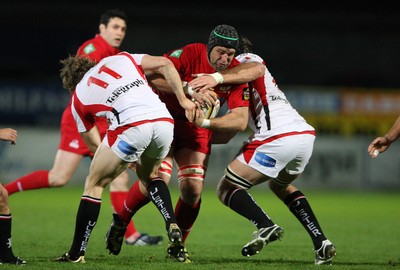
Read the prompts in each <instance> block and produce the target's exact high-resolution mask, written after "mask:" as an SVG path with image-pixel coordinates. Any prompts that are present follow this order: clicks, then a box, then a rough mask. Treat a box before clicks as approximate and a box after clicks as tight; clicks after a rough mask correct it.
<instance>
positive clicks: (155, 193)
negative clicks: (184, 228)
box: [147, 178, 177, 232]
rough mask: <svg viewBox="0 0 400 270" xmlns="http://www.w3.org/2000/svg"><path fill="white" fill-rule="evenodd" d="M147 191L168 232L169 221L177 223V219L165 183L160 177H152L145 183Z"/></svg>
mask: <svg viewBox="0 0 400 270" xmlns="http://www.w3.org/2000/svg"><path fill="white" fill-rule="evenodd" d="M147 192H148V193H149V196H150V200H151V201H152V202H153V203H154V205H155V206H156V207H157V209H158V211H159V212H160V213H161V215H162V216H163V218H164V220H165V226H166V229H167V232H168V230H169V226H170V225H171V223H177V221H176V217H175V215H174V209H173V207H172V201H171V194H170V193H169V189H168V187H167V184H165V182H164V181H163V180H162V179H161V178H154V179H152V180H151V181H150V183H148V184H147Z"/></svg>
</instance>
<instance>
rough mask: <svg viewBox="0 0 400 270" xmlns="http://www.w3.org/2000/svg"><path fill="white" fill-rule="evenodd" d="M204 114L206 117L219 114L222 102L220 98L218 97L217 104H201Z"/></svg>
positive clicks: (210, 117) (213, 116) (209, 117)
mask: <svg viewBox="0 0 400 270" xmlns="http://www.w3.org/2000/svg"><path fill="white" fill-rule="evenodd" d="M201 108H202V110H203V112H204V116H205V118H206V119H212V118H215V117H216V116H217V114H218V111H219V108H220V102H219V99H217V101H216V103H215V105H211V106H208V105H207V104H205V105H203V106H201Z"/></svg>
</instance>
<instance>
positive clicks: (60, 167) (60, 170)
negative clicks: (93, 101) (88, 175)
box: [5, 9, 162, 246]
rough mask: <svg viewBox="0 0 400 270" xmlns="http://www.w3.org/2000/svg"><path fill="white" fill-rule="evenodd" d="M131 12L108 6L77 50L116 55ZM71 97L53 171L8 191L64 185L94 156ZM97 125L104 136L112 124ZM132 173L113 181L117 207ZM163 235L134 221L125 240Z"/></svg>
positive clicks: (145, 241)
mask: <svg viewBox="0 0 400 270" xmlns="http://www.w3.org/2000/svg"><path fill="white" fill-rule="evenodd" d="M127 20H128V18H127V16H126V14H125V13H124V12H123V11H121V10H119V9H113V10H107V11H106V12H105V13H103V14H102V15H101V17H100V24H99V33H98V34H96V36H95V37H94V38H92V39H89V40H87V41H85V42H84V43H83V44H82V45H81V46H80V47H79V48H78V51H77V55H79V56H82V57H88V58H89V59H91V60H92V61H95V62H99V61H100V60H101V59H103V58H104V57H107V56H111V55H115V54H117V53H119V52H120V51H121V50H120V49H119V47H120V45H121V43H122V41H123V40H124V38H125V33H126V28H127ZM70 103H71V100H70V101H69V102H68V105H67V107H66V108H65V110H64V112H63V115H62V119H61V129H60V131H61V139H60V144H59V149H58V150H57V154H56V157H55V160H54V164H53V168H51V169H50V171H46V170H39V171H34V172H32V173H29V174H27V175H25V176H23V177H21V178H19V179H16V180H14V181H12V182H10V183H8V184H7V185H5V187H6V189H7V190H8V193H9V194H10V195H11V194H13V193H15V192H19V191H26V190H31V189H39V188H49V187H50V188H52V187H62V186H64V185H66V184H67V183H68V182H69V181H70V180H71V178H72V176H73V174H74V173H75V171H76V170H77V168H78V166H79V163H80V162H81V160H82V159H83V157H84V156H89V157H93V153H92V152H91V151H90V150H89V148H88V147H87V146H86V145H85V143H84V141H83V140H82V138H81V136H80V135H79V133H78V130H77V128H76V124H75V121H74V119H73V117H72V113H71V106H70ZM96 126H97V128H98V130H99V132H100V134H101V137H102V138H103V137H104V135H105V133H106V130H107V128H108V124H107V121H106V119H105V118H97V119H96ZM128 184H129V174H128V173H127V172H123V173H121V175H119V176H118V177H117V178H116V180H115V181H113V182H112V183H111V184H110V200H111V204H112V206H113V208H114V211H119V210H120V209H121V208H122V207H123V202H124V200H125V197H126V195H127V194H128V190H129V185H128ZM161 241H162V236H150V235H148V234H141V233H140V232H138V231H137V230H136V228H135V226H134V224H133V222H131V223H130V224H129V225H128V227H127V230H126V234H125V243H126V244H132V245H138V246H143V245H157V244H159V243H161Z"/></svg>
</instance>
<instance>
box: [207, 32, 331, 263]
mask: <svg viewBox="0 0 400 270" xmlns="http://www.w3.org/2000/svg"><path fill="white" fill-rule="evenodd" d="M242 47H243V49H242V50H243V53H242V54H240V55H238V56H237V57H236V59H237V60H238V61H240V62H241V63H249V62H258V63H262V64H263V65H264V66H265V62H264V60H263V59H262V58H261V57H259V56H258V55H256V54H253V53H251V43H250V41H249V40H248V39H246V38H244V39H242ZM249 86H250V113H249V116H250V118H249V127H250V128H251V129H252V130H253V132H254V133H253V134H252V135H251V136H250V137H249V138H248V140H247V142H245V143H244V144H243V147H242V149H241V150H240V152H239V153H238V154H237V156H236V157H235V159H234V160H233V161H232V162H231V163H230V164H229V165H228V167H227V168H226V169H225V175H224V176H223V177H222V179H221V180H220V182H219V184H218V187H217V194H218V197H219V199H220V200H221V202H222V203H223V204H225V205H226V206H228V207H229V208H231V209H232V210H233V211H235V212H236V213H238V214H239V215H241V216H243V217H245V218H247V219H248V220H249V221H251V222H252V223H253V224H254V225H255V226H256V227H257V231H256V232H254V233H253V239H252V240H251V241H250V242H248V243H247V244H246V245H244V247H243V248H242V255H243V256H252V255H255V254H258V253H259V252H260V250H261V249H262V248H264V247H265V246H266V245H267V244H269V243H270V242H273V241H276V240H278V239H280V238H281V237H282V236H283V229H282V228H281V227H280V226H278V225H276V224H275V223H274V222H273V221H272V220H271V218H270V217H269V216H268V215H267V214H266V213H265V212H264V210H263V209H262V208H260V207H259V206H258V205H257V203H256V201H255V200H254V199H253V198H252V197H251V195H250V194H249V193H248V192H247V190H249V189H250V188H252V187H253V186H255V185H258V184H261V183H264V182H266V181H268V184H269V187H270V189H271V190H272V191H273V192H274V193H275V195H276V196H277V197H278V198H280V199H281V200H282V201H283V202H284V203H285V204H286V205H287V206H288V208H289V209H290V211H291V212H292V213H293V215H294V216H295V217H296V218H297V219H298V220H299V221H300V223H301V224H302V225H303V227H304V229H305V230H306V231H307V233H308V234H309V236H310V237H311V240H312V242H313V245H314V250H315V264H318V265H319V264H331V262H332V259H333V257H334V256H335V255H336V249H335V246H334V245H333V244H332V243H331V242H330V241H329V240H328V239H327V238H326V237H325V235H324V233H323V231H322V229H321V226H320V225H319V223H318V220H317V218H316V217H315V215H314V213H313V211H312V208H311V206H310V204H309V202H308V200H307V198H306V196H305V195H304V194H303V193H302V192H301V191H300V190H298V189H297V188H296V187H295V186H294V185H292V182H293V181H294V180H295V179H296V178H298V177H299V176H300V174H301V173H302V172H303V171H304V169H305V167H306V165H307V163H308V161H309V159H310V157H311V155H312V151H313V144H314V140H315V135H316V134H315V130H314V128H313V127H312V126H310V125H309V124H308V123H307V122H306V121H305V119H304V118H303V117H302V116H301V115H299V114H298V112H297V111H296V110H295V109H294V108H293V107H292V106H291V105H290V103H289V101H288V100H287V98H286V96H285V94H284V93H283V92H282V91H281V90H280V89H279V87H278V85H277V84H276V82H275V79H274V78H273V77H272V75H271V74H270V72H269V71H268V69H267V68H266V67H265V75H264V76H263V77H260V78H258V79H256V80H254V81H252V82H250V83H249ZM233 135H234V134H231V136H230V137H232V136H233ZM213 136H216V137H218V134H217V133H214V134H213ZM224 137H225V138H230V137H229V136H227V137H226V136H224ZM216 139H217V138H216Z"/></svg>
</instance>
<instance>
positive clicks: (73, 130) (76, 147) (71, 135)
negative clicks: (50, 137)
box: [58, 106, 108, 157]
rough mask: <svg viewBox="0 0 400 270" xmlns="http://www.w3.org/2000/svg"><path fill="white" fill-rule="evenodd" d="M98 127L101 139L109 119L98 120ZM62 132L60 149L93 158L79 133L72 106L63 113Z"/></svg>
mask: <svg viewBox="0 0 400 270" xmlns="http://www.w3.org/2000/svg"><path fill="white" fill-rule="evenodd" d="M96 126H97V128H98V129H99V132H100V136H101V138H103V137H104V135H105V134H106V131H107V128H108V124H107V119H105V118H97V119H96ZM60 131H61V138H60V144H59V145H58V149H60V150H64V151H67V152H72V153H75V154H78V155H82V156H91V157H93V153H92V152H91V151H90V150H89V148H88V147H87V146H86V144H85V142H84V141H83V140H82V137H81V135H80V134H79V132H78V129H77V127H76V123H75V120H74V118H73V116H72V113H71V108H70V106H67V107H66V108H65V110H64V112H63V115H62V118H61V128H60Z"/></svg>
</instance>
